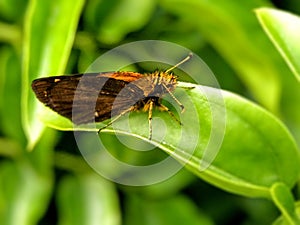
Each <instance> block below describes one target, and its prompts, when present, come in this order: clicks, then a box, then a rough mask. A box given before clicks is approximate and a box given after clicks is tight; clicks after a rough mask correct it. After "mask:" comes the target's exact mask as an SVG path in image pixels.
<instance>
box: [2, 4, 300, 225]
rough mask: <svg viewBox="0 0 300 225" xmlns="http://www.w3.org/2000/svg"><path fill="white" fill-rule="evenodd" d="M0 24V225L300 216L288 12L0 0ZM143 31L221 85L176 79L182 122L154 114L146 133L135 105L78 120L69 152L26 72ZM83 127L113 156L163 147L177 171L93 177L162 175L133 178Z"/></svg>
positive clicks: (91, 53) (46, 71)
mask: <svg viewBox="0 0 300 225" xmlns="http://www.w3.org/2000/svg"><path fill="white" fill-rule="evenodd" d="M290 4H293V3H292V1H290ZM294 4H297V3H294ZM266 7H269V8H266ZM271 7H272V8H271ZM289 7H290V8H293V7H291V5H289ZM295 8H296V7H295ZM294 13H295V14H297V13H296V12H294ZM0 19H1V21H0V71H1V73H0V153H1V161H0V223H1V224H7V225H14V224H16V225H22V224H24V225H25V224H26V225H33V224H61V225H63V224H87V225H89V224H111V225H115V224H183V223H185V224H209V225H211V224H262V225H263V224H271V223H273V224H276V225H277V224H299V218H300V216H299V211H300V210H299V209H300V207H299V203H297V202H296V200H295V199H294V198H296V199H297V197H299V188H298V189H295V190H296V193H295V196H293V195H292V192H291V189H292V188H293V187H294V186H295V185H296V184H297V182H298V181H299V175H300V155H299V143H300V117H299V113H300V105H299V104H297V103H298V102H299V99H300V88H299V82H298V81H299V68H300V66H299V55H300V50H299V46H298V42H299V41H298V39H299V34H298V33H299V32H298V30H299V29H297V28H299V27H300V22H299V17H298V16H296V15H292V14H290V13H289V12H285V11H282V10H276V9H274V8H273V6H272V4H271V3H270V2H268V1H263V0H259V1H257V0H249V1H244V2H238V1H221V0H216V1H202V0H187V1H186V0H173V1H171V0H163V1H151V0H147V1H139V0H125V1H121V0H113V1H109V0H102V1H101V0H89V1H83V0H75V1H74V0H64V1H59V0H54V1H53V0H51V1H50V0H45V1H38V0H29V1H25V0H14V1H10V0H3V1H1V2H0ZM265 32H266V33H265ZM149 39H156V40H164V41H172V42H175V43H177V44H180V45H183V46H184V47H187V48H190V49H191V50H192V51H193V52H195V53H196V54H197V55H199V56H201V57H202V58H203V59H204V60H205V62H206V63H207V64H208V65H209V67H210V68H211V69H212V70H213V72H214V73H215V75H216V78H217V79H218V82H219V83H220V86H221V88H222V89H227V90H226V91H225V90H219V89H217V88H212V87H206V86H203V85H196V84H192V83H189V82H180V83H179V85H178V88H177V89H176V90H175V92H174V95H175V96H176V97H177V98H178V99H179V100H180V101H181V102H182V103H183V104H184V106H185V109H186V110H185V112H184V113H175V116H176V117H177V116H178V117H180V120H181V121H182V123H183V126H180V125H179V124H177V123H176V122H174V120H173V119H172V118H170V116H169V114H168V113H166V112H159V111H157V110H155V111H154V112H153V116H154V120H153V139H152V140H148V138H147V137H148V132H149V130H148V121H147V114H146V113H139V112H133V113H131V114H130V116H129V120H125V119H124V118H121V119H120V120H119V121H117V122H116V123H115V124H114V129H113V127H108V128H107V129H105V130H103V133H101V134H100V135H99V137H98V136H96V135H95V130H97V128H99V127H102V126H103V125H104V124H105V123H106V122H107V121H105V122H104V123H100V124H97V127H96V128H95V127H91V126H85V125H83V126H80V127H76V129H77V130H80V131H83V134H84V135H83V136H82V139H81V140H80V141H81V144H83V145H84V146H86V147H87V148H88V150H90V151H88V152H87V153H88V154H86V155H84V156H82V155H79V154H78V149H77V146H76V142H75V141H74V137H73V135H72V134H71V135H69V133H70V132H58V131H56V130H57V129H58V130H65V131H68V130H69V131H71V130H73V129H74V127H73V125H72V123H71V122H70V121H69V120H67V119H65V118H62V117H61V116H59V115H58V114H56V113H54V112H52V111H51V110H49V109H48V108H46V107H44V106H42V104H40V103H39V102H38V101H37V100H36V99H35V97H34V95H33V92H32V91H31V88H30V83H31V81H32V80H33V79H35V78H38V77H44V76H50V75H61V74H64V73H69V72H74V71H76V72H84V70H85V69H86V68H87V67H88V66H89V64H90V63H91V62H93V61H94V60H95V59H96V58H97V57H98V56H99V55H100V54H102V53H104V52H105V51H106V50H107V49H112V48H114V47H116V46H118V45H120V44H122V43H127V42H131V41H137V40H149ZM272 43H273V44H274V45H275V47H274V46H273V45H272ZM159 50H160V51H164V50H163V49H159ZM153 51H154V50H153ZM165 54H166V55H167V54H171V53H168V52H165ZM287 65H288V66H287ZM152 67H153V66H151V64H150V70H151V69H156V68H155V65H154V68H152ZM143 69H145V68H144V67H143ZM147 69H149V65H148V67H147ZM66 71H67V72H66ZM293 74H294V75H293ZM199 76H201V74H200V72H199ZM181 78H182V79H181ZM179 80H182V81H184V80H185V78H184V76H182V77H181V76H180V78H179ZM187 81H188V80H187ZM232 92H238V93H237V94H239V95H237V94H233V93H232ZM220 97H222V98H220ZM168 100H169V101H170V102H172V99H171V98H169V99H168ZM166 105H167V106H168V107H169V108H170V109H171V110H172V111H174V112H176V108H174V107H172V106H171V105H170V104H168V102H166ZM259 105H260V106H259ZM177 110H178V109H177ZM212 115H213V116H212ZM127 122H129V124H130V128H131V130H130V131H129V130H128V128H127ZM46 127H51V128H55V129H51V128H46ZM166 130H167V132H166ZM90 131H93V132H90ZM87 133H92V134H93V135H94V138H95V137H96V138H97V140H98V139H99V138H100V139H101V140H102V142H103V146H104V147H105V148H106V149H107V150H108V152H109V153H110V154H111V155H113V156H114V157H115V158H116V159H118V160H119V161H121V162H126V163H127V164H131V165H134V166H136V167H138V166H147V165H152V164H153V165H154V164H155V163H157V162H158V161H160V160H164V159H167V158H168V157H169V156H171V157H172V158H173V159H175V160H176V161H175V160H174V162H179V163H180V164H176V165H179V167H180V168H181V167H183V166H184V167H185V168H186V170H185V169H184V168H181V170H180V172H178V173H177V174H176V175H174V176H172V177H170V178H169V179H166V180H163V182H161V183H158V184H152V185H149V186H146V187H129V186H126V185H122V182H120V183H121V184H118V183H117V182H116V183H113V182H110V181H108V180H103V178H102V177H101V176H100V175H98V174H96V173H95V171H97V170H98V169H99V168H102V167H103V168H105V170H106V171H108V172H109V175H110V177H109V178H112V177H113V179H112V180H115V181H118V180H119V181H120V180H121V181H124V183H126V181H128V180H130V179H131V178H132V177H134V176H137V177H136V178H137V179H139V180H140V181H141V182H142V181H144V179H147V178H149V177H151V176H153V177H156V175H161V174H164V173H165V172H166V171H165V170H163V169H160V170H154V169H153V170H149V171H150V172H152V173H147V176H146V177H143V176H144V175H145V173H141V174H142V176H141V175H139V176H138V175H136V174H134V173H133V169H132V168H130V169H124V168H123V167H121V166H116V165H115V164H113V163H114V162H113V160H112V159H110V158H107V157H103V155H101V154H98V153H97V154H96V153H95V152H93V151H92V150H93V149H94V148H95V147H96V148H97V145H95V144H94V143H93V142H92V141H90V139H88V138H86V136H85V134H87ZM214 135H216V136H214ZM124 140H126V142H124ZM162 140H163V141H162ZM77 144H78V145H80V143H77ZM153 146H155V148H154V147H153ZM219 147H220V148H219ZM147 148H149V149H152V148H153V149H152V151H151V152H150V151H149V152H137V151H135V150H134V149H147ZM209 149H214V151H213V152H211V151H208V150H209ZM97 150H99V149H97ZM91 162H92V163H91ZM97 165H98V166H99V167H97ZM98 172H99V170H98ZM106 178H107V177H106ZM205 182H207V183H210V184H212V185H213V186H215V187H217V188H215V187H213V186H210V185H207V184H205ZM222 190H223V191H224V190H225V191H226V192H223V191H222ZM227 192H230V193H231V194H228V193H227ZM252 197H255V198H259V199H255V200H253V199H251V198H252ZM266 199H267V201H266ZM268 201H269V202H268ZM270 202H272V203H273V206H272V205H271V204H270ZM120 205H121V206H122V207H120ZM259 207H261V208H260V209H263V210H259ZM275 207H276V208H277V209H276V208H275ZM53 208H54V212H53ZM262 212H263V213H262ZM53 213H55V215H53ZM53 218H55V219H53ZM121 218H122V220H123V221H121ZM274 221H275V222H274Z"/></svg>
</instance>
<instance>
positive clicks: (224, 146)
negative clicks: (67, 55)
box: [41, 83, 300, 198]
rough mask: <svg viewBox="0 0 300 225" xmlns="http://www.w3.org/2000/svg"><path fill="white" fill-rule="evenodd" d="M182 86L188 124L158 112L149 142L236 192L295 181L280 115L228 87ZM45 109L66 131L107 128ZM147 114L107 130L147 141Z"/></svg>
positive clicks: (261, 192)
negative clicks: (74, 121)
mask: <svg viewBox="0 0 300 225" xmlns="http://www.w3.org/2000/svg"><path fill="white" fill-rule="evenodd" d="M179 86H180V87H182V88H180V87H178V88H177V89H176V91H175V95H176V96H178V98H179V100H180V101H181V102H182V103H183V104H184V106H185V108H186V111H185V112H184V113H182V114H178V116H180V120H181V121H182V123H183V124H184V125H183V126H179V124H177V123H176V122H174V120H173V119H172V118H170V116H169V115H168V113H166V112H158V111H156V110H155V111H154V112H153V115H154V119H153V140H152V141H150V142H151V143H153V144H154V145H156V146H158V147H159V148H161V149H162V150H164V151H165V152H167V153H168V154H170V155H171V156H173V157H174V158H175V159H177V160H178V161H179V162H182V163H184V164H185V165H186V167H187V168H188V169H189V170H190V171H192V172H193V173H194V174H197V175H198V176H199V177H201V178H202V179H204V180H206V181H208V182H210V183H212V184H214V185H216V186H218V187H220V188H222V189H225V190H227V191H230V192H233V193H237V194H241V195H245V196H253V197H258V196H260V197H268V198H270V192H269V191H270V190H269V189H270V187H271V186H272V185H273V184H274V183H277V182H282V183H284V184H286V185H287V186H288V187H292V186H293V185H294V184H295V182H296V181H297V180H298V179H299V172H300V168H299V163H300V156H299V152H298V149H297V146H296V144H295V142H294V139H293V138H292V136H291V135H290V133H289V132H288V131H287V129H286V128H285V127H284V125H283V124H282V123H281V122H280V121H279V120H278V119H277V118H275V117H274V116H273V115H271V114H270V113H268V112H267V111H265V110H264V109H262V108H260V107H259V106H257V105H255V104H253V103H251V102H249V101H247V100H245V99H243V98H241V97H239V96H237V95H235V94H232V93H229V92H227V91H222V90H218V89H214V88H209V87H204V86H200V85H194V86H193V84H189V83H180V85H179ZM187 87H189V88H187ZM191 87H194V88H192V89H191ZM169 101H170V102H171V101H172V100H170V99H169ZM166 105H167V106H168V107H169V108H170V109H171V110H172V111H174V110H175V109H174V108H172V106H170V105H168V104H167V103H166ZM178 110H179V109H178ZM175 112H176V111H175ZM43 113H44V114H43V115H41V118H43V121H44V122H45V123H46V124H47V125H48V126H51V127H54V128H60V129H62V130H72V129H76V130H85V131H95V132H96V131H97V129H98V128H100V127H103V126H104V124H101V123H100V124H97V126H96V128H95V127H93V125H83V126H80V127H75V128H73V126H72V125H71V122H70V121H68V124H66V123H65V121H66V119H65V118H62V117H61V116H59V115H58V114H56V113H54V112H51V110H49V109H47V110H46V109H45V111H43ZM50 114H51V117H50V116H49V115H50ZM55 117H56V118H55ZM147 117H148V115H147V113H139V112H132V113H131V114H130V116H129V120H127V119H126V116H123V118H121V119H120V120H119V121H117V122H116V123H114V126H113V127H114V129H113V128H112V127H108V128H107V129H105V130H103V132H115V133H119V134H126V135H131V136H133V137H137V138H140V139H142V140H145V141H149V140H148V138H147V137H148V134H149V130H148V121H147ZM128 123H129V125H130V130H129V128H128ZM225 124H226V126H225ZM199 126H200V127H199ZM200 128H201V129H200ZM222 128H223V129H222ZM270 131H271V132H270ZM87 143H88V142H87ZM90 143H92V144H91V145H90V147H91V148H100V146H99V144H98V143H94V142H93V141H90ZM218 143H219V144H220V146H218ZM218 147H220V149H219V148H218ZM91 155H92V154H91ZM91 158H93V157H92V156H91ZM207 166H209V167H207Z"/></svg>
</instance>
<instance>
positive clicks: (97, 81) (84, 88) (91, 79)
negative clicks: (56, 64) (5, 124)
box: [32, 72, 143, 124]
mask: <svg viewBox="0 0 300 225" xmlns="http://www.w3.org/2000/svg"><path fill="white" fill-rule="evenodd" d="M123 73H124V72H123ZM131 74H134V75H135V76H132V77H130V75H131ZM125 75H126V74H121V72H119V73H90V74H84V76H83V75H82V74H78V75H72V76H56V77H48V78H41V79H37V80H34V81H33V83H32V89H33V91H34V92H35V94H36V96H37V98H38V99H39V100H40V101H41V102H42V103H44V104H45V105H46V106H48V107H50V108H51V109H52V110H54V111H55V112H57V113H59V114H60V115H62V116H64V117H66V118H68V119H70V120H72V121H73V122H74V123H76V124H82V123H89V122H93V121H96V122H101V121H104V120H106V119H109V118H111V117H113V116H115V115H117V114H119V113H121V112H123V111H124V110H126V109H128V108H130V107H131V106H132V105H134V104H135V103H136V102H137V101H138V100H139V99H141V98H143V91H142V90H141V89H139V88H138V87H137V86H135V85H134V84H130V82H131V81H134V80H136V79H138V75H139V76H140V77H142V75H141V74H137V75H136V73H127V75H129V77H125ZM122 77H123V78H127V79H122Z"/></svg>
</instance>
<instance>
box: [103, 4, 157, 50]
mask: <svg viewBox="0 0 300 225" xmlns="http://www.w3.org/2000/svg"><path fill="white" fill-rule="evenodd" d="M115 6H116V7H115V8H114V9H113V10H112V11H111V12H110V14H109V15H108V17H107V18H104V22H103V24H102V26H100V27H99V32H98V40H99V41H101V42H103V43H106V44H115V43H117V42H120V41H121V40H122V39H123V38H124V37H125V35H127V34H128V33H129V32H132V31H136V30H138V29H140V28H142V27H143V26H144V25H145V24H146V23H147V21H148V20H149V19H150V16H151V13H152V12H153V10H154V7H155V1H152V0H144V1H140V0H123V1H120V2H119V3H118V4H116V5H115ZM97 13H98V12H97Z"/></svg>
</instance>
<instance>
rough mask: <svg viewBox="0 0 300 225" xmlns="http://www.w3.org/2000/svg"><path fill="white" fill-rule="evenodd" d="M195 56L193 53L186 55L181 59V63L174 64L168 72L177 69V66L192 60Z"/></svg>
mask: <svg viewBox="0 0 300 225" xmlns="http://www.w3.org/2000/svg"><path fill="white" fill-rule="evenodd" d="M192 57H193V53H191V52H190V53H189V54H188V56H187V57H185V58H184V59H183V60H181V61H180V62H179V63H177V64H176V65H175V66H172V67H171V68H169V69H167V70H166V73H169V72H170V71H172V70H173V69H175V68H176V67H178V66H180V65H181V64H183V63H185V62H186V61H188V60H190V59H191V58H192Z"/></svg>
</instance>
